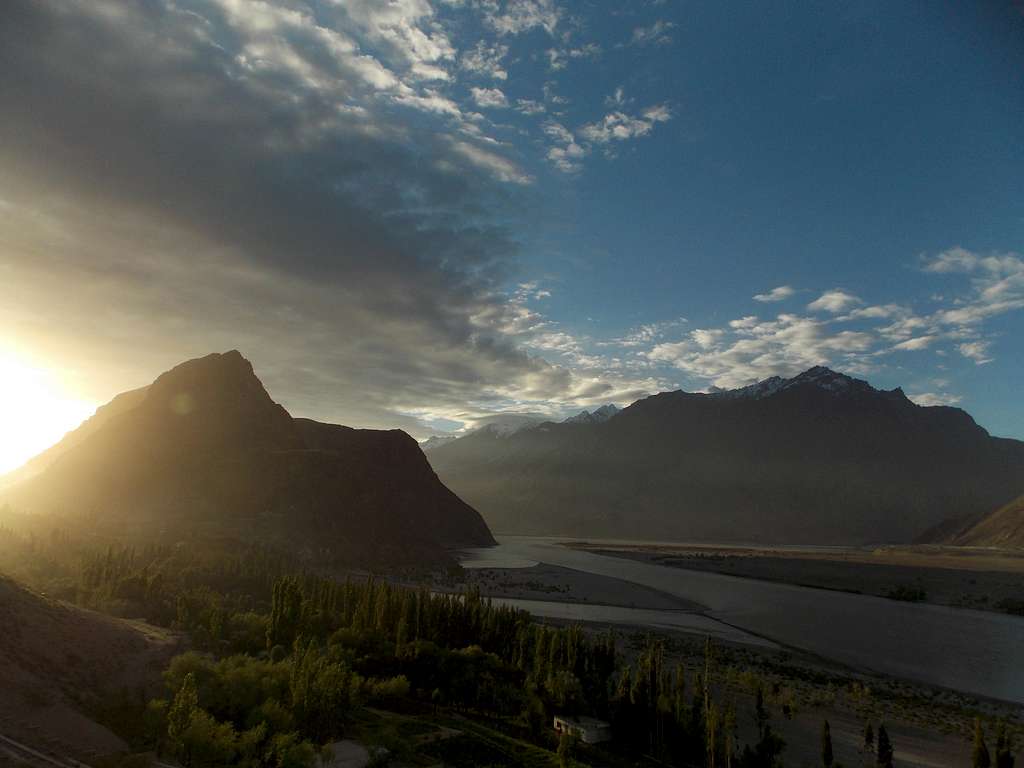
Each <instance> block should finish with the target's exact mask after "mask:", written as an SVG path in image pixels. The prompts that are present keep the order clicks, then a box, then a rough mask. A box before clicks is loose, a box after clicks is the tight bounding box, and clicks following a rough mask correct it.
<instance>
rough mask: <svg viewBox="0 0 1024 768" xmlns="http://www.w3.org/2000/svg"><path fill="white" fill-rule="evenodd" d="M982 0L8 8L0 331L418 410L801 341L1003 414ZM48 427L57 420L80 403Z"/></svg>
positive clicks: (106, 368) (630, 387)
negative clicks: (238, 366) (207, 363)
mask: <svg viewBox="0 0 1024 768" xmlns="http://www.w3.org/2000/svg"><path fill="white" fill-rule="evenodd" d="M1022 40H1024V15H1022V14H1021V12H1020V9H1019V6H1018V7H1014V6H1013V5H1012V4H997V3H970V4H957V5H954V4H936V3H909V2H908V3H899V4H896V3H868V2H865V3H858V4H855V5H854V4H850V5H848V6H840V5H839V4H836V3H771V4H768V3H765V4H761V5H754V4H749V3H736V4H726V3H717V2H715V3H697V2H682V1H681V0H651V1H650V2H632V3H623V4H612V3H600V2H581V3H572V2H563V1H561V0H434V1H433V2H431V1H430V0H392V2H386V3H385V2H371V0H347V1H346V2H327V1H324V2H314V1H313V0H310V1H308V2H307V1H305V0H281V1H280V2H273V3H271V2H261V1H259V0H150V1H149V2H141V0H140V2H108V1H107V0H94V1H93V2H71V3H62V2H57V0H38V1H35V2H33V1H31V0H12V1H11V2H10V3H7V4H5V5H4V8H3V10H0V65H2V66H0V72H4V73H5V74H3V75H0V108H2V109H3V111H4V114H5V120H4V122H3V125H2V126H0V167H2V168H3V169H4V171H5V173H4V174H2V175H0V270H3V274H4V276H5V278H6V279H5V280H2V281H0V328H4V329H7V330H6V331H0V351H3V350H5V349H6V350H8V352H7V354H8V355H9V356H15V357H17V356H20V357H21V358H26V357H32V359H33V360H34V361H35V362H36V363H38V364H39V365H43V366H48V367H49V368H52V369H53V370H55V371H59V373H60V376H61V380H62V381H66V382H70V383H69V384H68V386H70V387H72V388H73V389H74V390H75V392H76V393H77V395H78V396H80V397H81V398H83V399H84V400H86V401H88V402H91V403H100V402H103V401H105V400H106V399H109V397H110V396H112V395H113V394H115V393H116V392H118V391H121V390H123V389H127V388H129V387H131V386H137V385H141V384H144V383H146V382H148V381H150V380H151V379H152V378H153V377H154V376H155V375H156V374H158V373H159V372H160V371H162V370H164V369H165V368H167V367H169V366H170V365H173V364H174V363H175V362H178V361H179V360H181V359H184V358H186V357H190V356H196V355H200V354H205V353H206V352H209V351H212V350H220V349H228V348H234V347H237V348H239V349H241V350H242V351H243V353H245V354H246V355H247V356H248V357H250V358H251V359H252V360H253V362H254V364H255V365H256V369H257V373H259V374H260V375H261V377H262V378H263V379H264V381H265V382H266V384H267V386H268V389H270V391H271V392H272V393H273V394H274V396H275V397H276V398H278V399H279V400H281V402H283V403H284V404H285V405H286V406H287V407H289V408H290V409H291V410H292V411H293V412H295V413H297V414H301V415H309V416H313V417H317V418H324V419H329V420H332V421H337V422H341V423H348V424H353V425H356V426H373V427H384V426H387V427H390V426H399V427H403V428H405V429H407V430H409V431H410V432H411V433H413V434H414V435H416V436H417V437H425V436H427V435H429V434H431V433H432V432H436V431H437V430H442V431H443V430H448V429H459V428H465V427H471V426H473V425H475V424H479V423H481V422H482V421H484V420H486V419H488V418H491V417H493V416H494V415H495V414H500V413H507V412H517V413H518V412H529V413H543V414H547V415H551V416H559V415H564V414H567V413H570V412H574V411H578V410H580V409H581V408H592V407H594V406H597V405H600V404H602V403H605V402H616V403H618V404H620V405H622V404H626V403H628V402H630V401H631V400H633V399H636V398H637V397H640V396H643V395H644V394H648V393H652V392H656V391H659V390H663V389H674V388H679V387H681V388H684V389H687V390H691V391H696V390H700V391H703V390H707V389H709V388H711V387H733V386H740V385H743V384H747V383H751V382H752V381H754V380H757V379H759V378H764V377H766V376H769V375H774V374H779V375H793V374H795V373H797V372H799V371H800V370H803V369H805V368H807V367H810V366H812V365H816V364H826V365H830V366H832V367H834V368H837V369H839V370H843V371H846V372H849V373H851V374H855V375H857V376H860V377H863V378H866V379H868V380H869V381H871V382H872V383H873V384H875V385H876V386H881V387H886V388H891V387H895V386H902V387H903V388H904V389H905V391H906V392H907V393H908V394H909V395H910V396H911V397H913V398H914V399H916V400H917V401H918V402H920V403H922V404H939V403H945V404H958V405H960V406H961V407H964V408H965V409H967V410H968V411H969V412H971V413H972V414H973V415H974V416H975V417H976V418H977V419H978V421H979V422H980V423H981V424H982V425H983V426H985V427H986V428H988V429H989V430H990V431H992V432H994V433H995V434H1000V435H1007V436H1015V437H1024V407H1022V406H1021V405H1020V402H1019V401H1020V397H1019V389H1020V387H1019V382H1020V381H1021V380H1022V375H1024V362H1022V357H1024V356H1022V355H1021V354H1020V352H1021V338H1022V331H1024V255H1022V254H1024V204H1022V200H1024V195H1022V192H1024V189H1022V186H1024V185H1022V181H1021V180H1022V179H1024V142H1022V141H1021V138H1022V136H1021V133H1022V130H1021V126H1022V125H1024V43H1022ZM72 426H73V425H72Z"/></svg>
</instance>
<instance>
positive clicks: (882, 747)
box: [875, 724, 892, 768]
mask: <svg viewBox="0 0 1024 768" xmlns="http://www.w3.org/2000/svg"><path fill="white" fill-rule="evenodd" d="M875 755H876V758H875V762H876V763H877V764H878V765H879V766H880V768H892V743H891V742H890V741H889V734H888V733H887V732H886V730H885V725H884V724H881V725H879V726H878V750H877V752H876V753H875Z"/></svg>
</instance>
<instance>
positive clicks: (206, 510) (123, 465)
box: [0, 351, 493, 562]
mask: <svg viewBox="0 0 1024 768" xmlns="http://www.w3.org/2000/svg"><path fill="white" fill-rule="evenodd" d="M4 503H9V504H11V505H12V506H13V507H14V508H15V509H16V510H18V511H26V512H57V513H61V514H68V515H72V516H79V517H83V516H86V517H89V518H90V519H92V520H94V521H95V524H96V526H98V527H100V528H108V529H111V530H116V531H117V533H118V534H121V535H128V536H131V535H134V534H138V535H140V536H141V535H152V534H154V533H158V532H172V533H173V534H174V535H193V534H209V535H217V536H231V537H237V538H240V539H256V540H260V541H265V542H271V543H275V544H279V545H282V546H286V547H288V548H291V549H293V550H298V551H302V552H306V553H309V554H311V555H318V556H322V557H326V558H332V557H344V558H348V559H350V560H353V559H354V560H357V561H360V562H377V561H392V560H405V559H422V558H432V557H437V556H440V555H441V554H442V552H443V550H444V549H445V548H447V547H458V546H473V545H486V544H490V543H492V542H493V539H492V537H491V534H490V532H489V531H488V528H487V526H486V525H485V523H484V522H483V520H482V519H481V517H480V515H478V514H477V513H476V511H475V510H473V509H472V508H471V507H470V506H469V505H467V504H465V503H464V502H463V501H462V500H460V499H459V498H458V497H457V496H456V495H455V494H454V493H452V492H451V491H450V490H448V488H446V487H445V486H444V485H443V484H442V483H441V482H440V481H439V480H438V478H437V476H436V475H435V474H434V472H433V470H432V469H431V467H430V465H429V463H428V462H427V460H426V458H425V457H424V455H423V453H422V452H421V451H420V449H419V448H418V446H417V444H416V441H415V440H413V439H412V438H411V437H410V436H409V435H407V434H406V433H404V432H402V431H400V430H391V431H379V430H362V429H351V428H349V427H342V426H336V425H333V424H321V423H319V422H316V421H311V420H309V419H295V418H292V417H291V416H290V415H289V414H288V412H287V411H286V410H285V409H284V408H283V407H281V406H280V405H278V404H277V403H275V402H274V401H273V400H271V398H270V396H269V395H268V394H267V392H266V390H265V389H264V388H263V385H262V384H261V383H260V381H259V379H258V378H257V377H256V375H255V373H254V372H253V368H252V365H251V364H250V363H249V361H248V360H246V359H245V358H243V357H242V355H241V354H239V353H238V352H236V351H232V352H228V353H225V354H214V355H209V356H207V357H203V358H200V359H197V360H191V361H189V362H186V363H183V364H181V365H179V366H177V367H175V368H174V369H172V370H170V371H168V372H167V373H165V374H163V375H161V376H160V377H159V378H158V379H157V380H156V381H155V382H153V384H152V385H150V386H149V387H146V388H145V389H142V390H136V391H134V392H130V393H125V394H124V395H119V396H118V397H117V398H115V399H114V400H113V401H112V402H111V403H110V404H108V405H107V406H104V407H103V408H101V409H99V411H97V413H96V415H95V416H94V417H93V418H92V419H90V420H89V421H88V422H86V423H85V424H84V425H83V426H82V427H80V428H79V429H78V430H76V431H75V432H72V433H70V434H69V435H68V436H67V437H65V439H64V440H62V441H61V442H60V443H58V444H57V445H56V446H54V447H53V448H51V449H50V450H48V451H47V452H45V453H44V454H42V455H40V456H39V457H37V458H36V459H34V460H33V461H31V462H29V464H28V465H27V466H26V467H25V468H23V469H22V470H19V471H18V472H17V473H15V474H14V476H13V477H9V478H8V479H7V482H6V484H5V486H3V487H0V505H2V504H4Z"/></svg>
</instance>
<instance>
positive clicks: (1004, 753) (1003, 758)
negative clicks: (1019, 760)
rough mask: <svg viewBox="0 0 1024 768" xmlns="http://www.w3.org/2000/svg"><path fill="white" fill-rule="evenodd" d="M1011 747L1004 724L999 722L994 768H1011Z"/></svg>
mask: <svg viewBox="0 0 1024 768" xmlns="http://www.w3.org/2000/svg"><path fill="white" fill-rule="evenodd" d="M1011 749H1013V745H1012V743H1011V741H1010V736H1009V734H1007V733H1006V723H1004V722H1000V723H999V728H998V729H997V730H996V768H1013V762H1014V761H1013V753H1012V752H1011Z"/></svg>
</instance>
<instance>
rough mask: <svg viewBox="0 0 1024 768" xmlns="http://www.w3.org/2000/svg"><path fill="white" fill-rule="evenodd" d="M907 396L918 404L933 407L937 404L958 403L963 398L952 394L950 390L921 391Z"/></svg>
mask: <svg viewBox="0 0 1024 768" xmlns="http://www.w3.org/2000/svg"><path fill="white" fill-rule="evenodd" d="M907 397H908V398H909V399H910V400H912V401H913V402H915V403H917V404H918V405H921V406H925V407H931V406H935V405H956V404H957V403H959V402H960V401H961V400H963V398H962V397H961V396H960V395H952V394H949V393H948V392H920V393H918V394H911V395H907Z"/></svg>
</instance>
